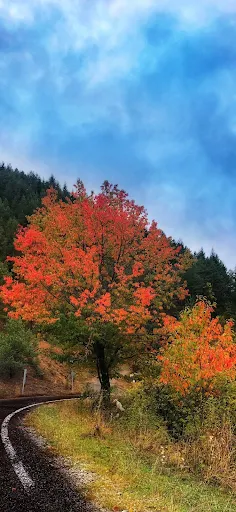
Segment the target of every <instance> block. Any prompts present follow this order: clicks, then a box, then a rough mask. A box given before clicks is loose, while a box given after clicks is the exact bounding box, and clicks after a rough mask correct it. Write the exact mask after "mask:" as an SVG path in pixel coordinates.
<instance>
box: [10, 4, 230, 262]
mask: <svg viewBox="0 0 236 512" xmlns="http://www.w3.org/2000/svg"><path fill="white" fill-rule="evenodd" d="M0 54H1V55H0V116H1V126H0V160H4V161H5V162H7V163H12V165H13V166H14V167H15V166H17V167H18V168H20V169H22V170H24V171H26V172H28V171H30V170H34V171H35V172H37V173H38V174H40V175H41V176H44V177H47V176H49V175H50V174H51V173H53V174H54V175H55V176H56V177H57V178H58V179H59V180H60V182H61V183H62V184H63V183H64V182H67V184H68V186H69V187H72V185H73V183H74V182H75V180H76V179H77V177H80V178H82V179H83V181H84V182H85V184H86V186H87V187H88V188H89V189H91V188H92V189H95V190H97V189H98V187H99V185H100V184H101V183H102V182H103V181H104V179H108V180H109V181H111V182H113V183H118V184H119V185H120V187H122V188H125V189H126V190H127V191H128V192H129V193H130V195H131V196H132V197H134V198H135V199H136V200H137V201H138V202H139V203H141V204H144V205H145V207H146V208H147V210H148V213H149V216H150V218H155V219H156V220H157V221H158V223H159V226H160V227H161V228H162V229H163V230H164V231H165V232H166V234H167V235H168V236H169V235H171V236H173V237H174V238H176V239H182V240H183V241H184V243H185V244H187V245H188V246H189V247H190V248H191V249H192V250H199V249H200V248H201V247H203V248H204V249H205V250H206V252H207V253H209V252H210V251H211V249H212V247H213V248H214V249H215V251H216V252H217V253H218V254H219V256H220V258H221V259H222V260H223V261H224V263H225V264H226V265H227V266H228V267H229V268H234V267H235V265H236V237H235V232H236V1H235V0H224V1H223V0H198V1H196V0H169V1H167V0H132V2H131V1H130V2H127V0H8V2H6V1H5V0H0Z"/></svg>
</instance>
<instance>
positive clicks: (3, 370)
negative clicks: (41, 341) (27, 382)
mask: <svg viewBox="0 0 236 512" xmlns="http://www.w3.org/2000/svg"><path fill="white" fill-rule="evenodd" d="M25 365H30V366H33V367H34V368H35V369H36V370H37V368H38V361H37V340H36V338H35V336H34V335H33V333H32V332H31V330H30V329H27V328H26V327H25V326H24V324H23V322H22V321H20V320H8V322H7V324H6V326H5V328H4V330H3V331H1V332H0V376H1V377H2V378H8V377H10V378H11V377H14V376H15V375H16V374H17V373H18V372H19V371H21V370H22V369H23V368H24V366H25Z"/></svg>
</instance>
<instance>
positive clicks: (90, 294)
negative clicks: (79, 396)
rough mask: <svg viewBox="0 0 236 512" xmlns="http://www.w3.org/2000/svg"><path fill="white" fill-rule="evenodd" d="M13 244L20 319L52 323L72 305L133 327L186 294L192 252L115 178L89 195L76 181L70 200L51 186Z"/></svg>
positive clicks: (7, 287) (12, 291)
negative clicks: (184, 280)
mask: <svg viewBox="0 0 236 512" xmlns="http://www.w3.org/2000/svg"><path fill="white" fill-rule="evenodd" d="M15 248H16V250H17V251H19V253H20V255H19V256H16V257H14V258H9V259H10V260H11V261H12V262H13V264H14V275H15V277H14V278H11V277H7V278H6V279H5V284H4V285H3V286H2V288H1V297H2V299H3V301H4V303H5V305H6V310H7V311H8V314H9V316H11V317H14V318H18V317H22V318H23V319H24V320H31V321H33V322H38V323H41V322H46V323H50V322H56V321H57V319H58V318H59V316H60V312H62V311H63V313H68V314H69V313H71V312H73V313H74V314H75V315H76V316H77V317H83V318H84V319H85V320H86V322H87V323H89V324H92V323H93V322H94V321H101V322H108V321H111V322H114V323H115V324H117V325H118V326H119V327H120V328H121V329H122V331H123V332H128V333H134V332H137V330H138V329H140V328H141V327H142V326H143V325H144V324H145V323H146V322H147V320H150V319H151V318H152V315H153V313H152V311H153V310H154V311H155V312H157V313H158V312H159V311H161V309H162V308H163V306H164V305H165V304H166V303H167V302H169V303H170V302H171V301H172V299H173V298H176V297H178V298H180V299H183V298H184V297H185V296H186V295H187V293H188V292H187V290H186V286H185V283H182V281H181V272H182V271H183V270H184V269H185V268H187V267H188V266H189V261H190V258H189V257H188V255H187V256H186V255H185V256H183V255H182V256H180V255H179V248H178V249H175V248H173V247H172V245H171V239H169V238H167V237H166V236H165V234H164V233H163V232H162V231H161V230H160V229H159V228H158V227H157V224H156V223H155V222H153V223H152V224H151V225H150V226H149V223H148V219H147V214H146V212H145V210H144V208H143V207H142V206H137V205H136V204H135V203H134V201H132V200H130V199H129V198H128V196H127V194H126V193H125V192H124V191H121V190H118V188H117V187H116V186H115V187H112V185H110V184H106V185H104V186H103V187H102V191H101V192H100V193H99V194H98V195H94V194H91V195H88V194H87V193H86V191H85V188H84V186H83V185H82V184H81V183H78V184H77V188H76V192H75V193H73V196H72V198H71V200H70V199H68V200H67V202H62V201H59V200H58V198H57V194H56V192H55V191H54V190H53V189H50V190H49V191H48V193H47V196H46V197H45V198H44V199H43V206H42V207H41V208H40V209H38V210H37V211H36V212H35V213H34V214H33V215H32V216H31V217H30V218H29V225H28V226H27V227H26V228H21V229H20V230H19V232H18V234H17V237H16V240H15ZM154 306H155V307H154ZM155 314H156V313H155ZM155 320H156V319H155Z"/></svg>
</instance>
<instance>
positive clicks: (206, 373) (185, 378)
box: [158, 301, 236, 395]
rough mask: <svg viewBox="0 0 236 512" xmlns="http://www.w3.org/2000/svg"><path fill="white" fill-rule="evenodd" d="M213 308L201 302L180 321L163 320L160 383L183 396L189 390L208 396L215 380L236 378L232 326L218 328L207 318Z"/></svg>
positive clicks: (219, 325)
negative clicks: (193, 389) (163, 340)
mask: <svg viewBox="0 0 236 512" xmlns="http://www.w3.org/2000/svg"><path fill="white" fill-rule="evenodd" d="M212 312H213V307H212V306H210V305H209V304H207V303H206V302H204V301H199V302H197V303H196V305H195V306H194V308H193V309H192V310H189V309H186V310H185V311H184V312H183V313H182V314H181V318H180V321H178V320H176V319H175V318H173V317H169V316H166V317H165V318H164V329H163V331H164V333H165V335H166V336H167V339H168V344H167V346H166V347H165V348H164V349H163V351H162V354H161V355H159V356H158V360H159V361H160V362H161V367H162V368H161V375H160V381H161V382H162V383H163V384H169V385H170V386H171V387H173V388H174V389H175V390H177V391H179V392H180V393H181V394H182V395H185V394H186V393H187V392H189V391H190V390H191V389H192V388H193V387H195V389H199V390H200V389H204V390H206V391H208V392H209V393H211V392H212V391H214V387H215V386H216V383H217V377H218V376H220V375H221V376H222V375H223V376H224V377H226V378H227V379H229V380H233V379H235V376H236V344H235V342H234V338H233V330H232V327H233V322H232V321H228V322H226V324H225V325H224V327H222V325H221V324H220V322H219V319H218V318H213V319H212V318H211V313H212Z"/></svg>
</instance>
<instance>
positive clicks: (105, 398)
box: [95, 341, 111, 409]
mask: <svg viewBox="0 0 236 512" xmlns="http://www.w3.org/2000/svg"><path fill="white" fill-rule="evenodd" d="M95 354H96V362H97V372H98V378H99V381H100V384H101V393H102V407H103V408H104V409H108V408H109V407H110V391H111V386H110V377H109V369H108V365H107V362H106V358H105V348H104V345H103V343H101V342H100V341H97V342H96V344H95Z"/></svg>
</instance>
